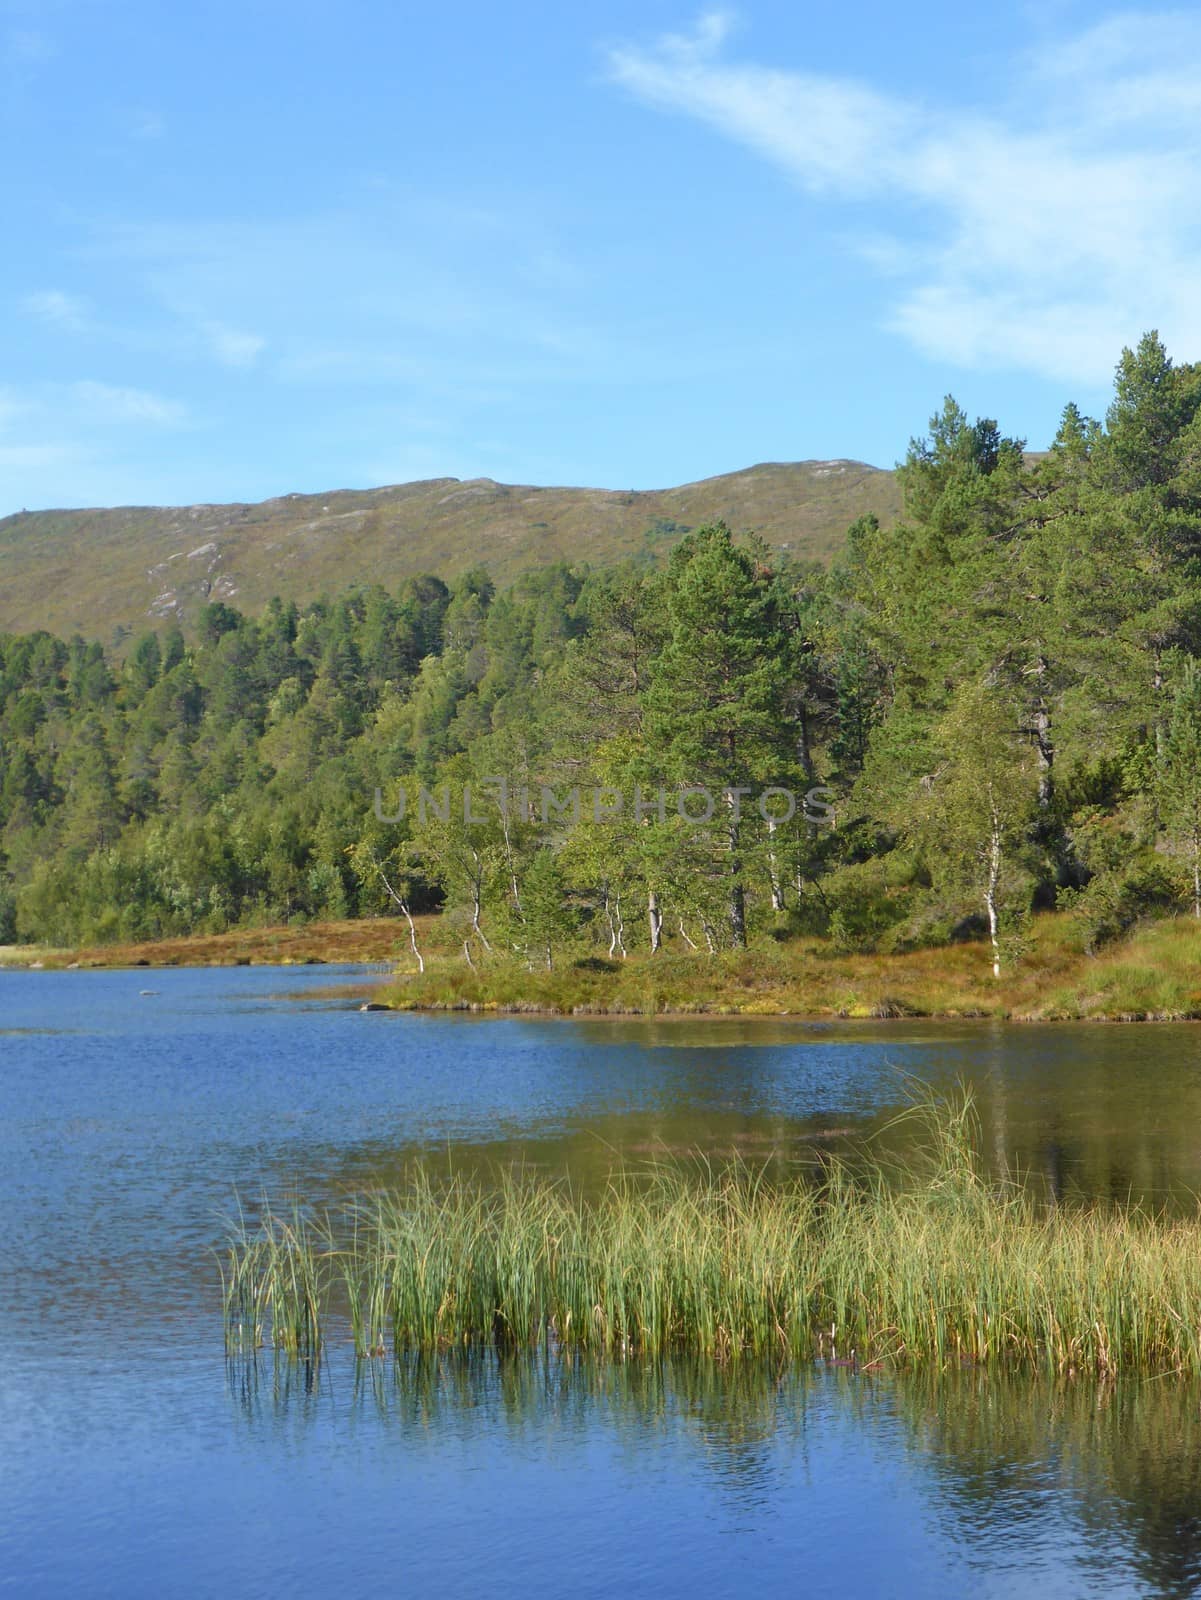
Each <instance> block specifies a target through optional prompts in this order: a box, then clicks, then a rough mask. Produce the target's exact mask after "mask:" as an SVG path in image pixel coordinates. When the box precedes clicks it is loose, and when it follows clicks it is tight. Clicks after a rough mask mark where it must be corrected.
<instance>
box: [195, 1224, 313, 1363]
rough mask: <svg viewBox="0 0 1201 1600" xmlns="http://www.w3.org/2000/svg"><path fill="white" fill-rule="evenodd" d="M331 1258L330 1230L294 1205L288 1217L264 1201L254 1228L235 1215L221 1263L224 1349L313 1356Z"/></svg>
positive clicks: (234, 1351) (231, 1351)
mask: <svg viewBox="0 0 1201 1600" xmlns="http://www.w3.org/2000/svg"><path fill="white" fill-rule="evenodd" d="M334 1258H335V1252H334V1251H333V1250H332V1249H331V1247H330V1243H329V1235H328V1231H327V1230H325V1229H323V1228H322V1227H320V1226H319V1225H318V1224H316V1223H314V1222H313V1221H312V1220H310V1219H309V1218H308V1217H306V1216H305V1215H304V1213H303V1212H302V1211H301V1210H300V1209H299V1208H298V1207H297V1208H295V1209H294V1210H293V1212H292V1215H291V1218H290V1219H288V1218H284V1217H280V1216H277V1215H276V1213H275V1212H274V1211H272V1210H271V1209H270V1207H266V1208H265V1209H264V1212H263V1215H262V1218H261V1219H260V1221H259V1223H258V1226H257V1227H255V1228H253V1229H251V1228H249V1227H248V1226H247V1225H246V1222H245V1219H244V1218H243V1217H239V1219H238V1222H237V1224H236V1225H233V1226H231V1229H230V1239H229V1245H228V1249H227V1252H226V1256H225V1259H224V1261H223V1262H222V1264H221V1278H222V1288H223V1291H224V1303H225V1345H226V1349H227V1351H229V1352H230V1353H247V1352H250V1351H253V1350H258V1349H261V1348H262V1347H263V1345H264V1344H270V1345H272V1346H274V1348H275V1349H277V1350H282V1351H285V1352H286V1353H287V1354H288V1355H290V1356H299V1357H308V1358H311V1357H315V1356H317V1355H318V1354H319V1353H320V1349H321V1325H322V1319H323V1314H324V1308H325V1306H326V1305H327V1303H328V1299H329V1286H330V1280H331V1264H332V1262H333V1260H334Z"/></svg>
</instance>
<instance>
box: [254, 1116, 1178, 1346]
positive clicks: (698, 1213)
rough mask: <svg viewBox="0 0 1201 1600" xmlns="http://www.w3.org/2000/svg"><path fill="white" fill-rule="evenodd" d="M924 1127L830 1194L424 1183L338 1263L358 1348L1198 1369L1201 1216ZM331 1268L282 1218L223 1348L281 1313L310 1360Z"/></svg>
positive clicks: (944, 1129) (808, 1188)
mask: <svg viewBox="0 0 1201 1600" xmlns="http://www.w3.org/2000/svg"><path fill="white" fill-rule="evenodd" d="M922 1114H923V1115H924V1116H925V1118H926V1121H927V1129H928V1132H927V1137H926V1139H925V1141H924V1145H923V1147H922V1148H921V1149H920V1151H919V1154H918V1155H917V1156H916V1157H914V1158H912V1160H910V1161H908V1162H907V1164H906V1166H905V1167H903V1168H901V1167H895V1168H892V1167H889V1166H887V1165H886V1164H885V1163H884V1162H883V1161H882V1160H880V1159H879V1158H869V1159H867V1160H866V1161H865V1162H863V1163H858V1162H854V1163H852V1162H848V1161H846V1160H842V1159H835V1160H831V1161H830V1162H829V1163H828V1164H827V1165H826V1167H825V1168H824V1171H823V1172H822V1175H821V1176H820V1178H819V1180H818V1181H816V1182H815V1181H813V1180H812V1179H805V1178H798V1179H795V1180H789V1181H787V1182H783V1183H781V1182H778V1181H769V1180H768V1179H767V1178H766V1176H765V1175H764V1174H763V1173H762V1172H757V1171H755V1170H752V1169H750V1168H748V1167H746V1166H743V1165H733V1166H724V1167H714V1166H712V1165H709V1164H706V1163H704V1162H701V1161H697V1162H694V1163H692V1164H683V1165H671V1166H655V1167H651V1168H646V1169H630V1170H627V1171H623V1172H620V1173H618V1174H616V1175H615V1176H613V1177H612V1178H611V1179H610V1181H609V1183H608V1185H607V1187H606V1188H605V1189H604V1190H603V1191H602V1192H600V1193H598V1194H593V1195H591V1196H581V1195H578V1194H576V1193H574V1192H573V1191H572V1190H571V1188H570V1187H569V1186H568V1185H566V1184H564V1183H555V1182H551V1181H548V1180H545V1179H539V1178H529V1177H505V1178H502V1179H501V1180H500V1181H499V1182H498V1184H497V1185H496V1186H495V1187H491V1188H488V1187H484V1186H482V1185H480V1184H478V1183H472V1182H467V1181H464V1180H462V1179H453V1180H450V1181H448V1182H445V1183H436V1182H434V1181H433V1180H432V1179H431V1178H429V1177H428V1176H427V1175H425V1174H424V1173H422V1172H420V1171H418V1172H416V1173H415V1174H413V1176H412V1177H411V1178H410V1179H409V1180H408V1182H407V1183H406V1185H405V1186H404V1187H403V1188H402V1189H401V1190H399V1191H398V1192H395V1193H390V1194H385V1195H381V1196H378V1197H376V1198H375V1199H374V1200H372V1201H370V1202H369V1203H365V1204H362V1205H360V1206H359V1207H358V1208H357V1209H356V1211H355V1212H354V1214H353V1219H352V1222H353V1228H352V1233H351V1237H350V1238H349V1241H348V1243H347V1244H346V1245H345V1247H344V1248H342V1249H341V1250H340V1251H339V1252H338V1263H339V1266H340V1270H341V1276H342V1279H343V1280H344V1282H345V1284H346V1287H347V1291H348V1293H349V1296H350V1303H351V1320H352V1326H353V1330H354V1336H355V1340H356V1344H357V1346H358V1348H359V1350H360V1352H362V1353H368V1352H377V1353H378V1352H383V1351H384V1350H385V1349H391V1350H393V1351H395V1352H397V1353H400V1352H404V1351H410V1350H418V1351H421V1350H436V1349H448V1348H456V1347H458V1348H471V1347H476V1346H480V1345H485V1344H491V1345H496V1346H501V1347H504V1346H513V1347H528V1346H531V1345H534V1344H536V1343H537V1342H539V1341H545V1342H546V1343H547V1345H548V1346H550V1347H551V1348H560V1349H570V1348H577V1349H581V1350H591V1351H596V1352H601V1353H606V1354H621V1353H626V1352H637V1353H640V1354H645V1355H652V1356H663V1355H669V1354H688V1355H695V1356H699V1357H705V1358H709V1359H717V1360H723V1361H725V1360H732V1359H735V1358H739V1357H743V1356H755V1357H774V1358H780V1359H788V1360H794V1359H804V1358H809V1357H813V1356H818V1357H823V1358H825V1359H832V1360H839V1361H847V1362H855V1363H858V1364H862V1365H871V1364H875V1363H883V1362H890V1363H891V1362H901V1363H904V1364H907V1365H919V1366H920V1365H928V1366H934V1367H947V1366H958V1365H962V1364H967V1363H971V1364H979V1365H982V1366H992V1365H1002V1366H1015V1367H1020V1368H1024V1369H1028V1370H1041V1371H1044V1372H1046V1373H1048V1374H1060V1375H1074V1374H1077V1373H1084V1372H1090V1373H1095V1374H1100V1375H1112V1374H1115V1373H1117V1372H1119V1371H1138V1372H1157V1373H1174V1374H1180V1375H1188V1376H1193V1377H1201V1213H1198V1214H1197V1215H1194V1216H1192V1217H1190V1218H1188V1219H1185V1220H1177V1221H1172V1220H1168V1219H1166V1218H1164V1217H1162V1216H1158V1215H1153V1214H1150V1213H1147V1212H1144V1211H1141V1210H1139V1209H1137V1208H1134V1207H1118V1208H1115V1207H1078V1208H1072V1209H1067V1208H1063V1207H1051V1206H1047V1205H1045V1204H1043V1203H1041V1202H1040V1201H1039V1200H1038V1199H1037V1198H1036V1197H1034V1196H1032V1195H1031V1194H1030V1193H1029V1192H1028V1191H1027V1190H1025V1189H1023V1188H1022V1187H1020V1186H1018V1185H1017V1184H1015V1183H1011V1182H1006V1181H996V1180H991V1179H989V1178H988V1177H986V1176H985V1174H984V1172H983V1169H982V1167H981V1164H980V1162H979V1160H978V1158H977V1155H976V1151H975V1142H974V1119H973V1116H972V1113H971V1109H970V1105H968V1104H966V1103H965V1104H963V1105H961V1106H960V1107H958V1108H957V1109H947V1108H943V1109H941V1110H931V1109H929V1108H927V1109H926V1111H925V1112H924V1113H922ZM322 1263H323V1257H322V1256H321V1254H320V1251H319V1250H317V1248H316V1246H315V1243H314V1239H313V1237H312V1235H311V1233H306V1232H305V1231H304V1229H303V1228H300V1227H298V1226H297V1225H294V1224H287V1225H285V1224H283V1223H281V1222H280V1221H279V1219H276V1218H269V1219H268V1220H267V1222H266V1223H265V1224H264V1227H263V1228H262V1229H261V1230H259V1231H258V1232H256V1233H255V1234H253V1235H243V1236H242V1237H240V1238H238V1239H237V1240H235V1241H234V1243H233V1245H232V1246H231V1251H230V1265H229V1269H228V1272H227V1290H226V1316H227V1327H228V1328H230V1329H231V1337H234V1338H236V1339H242V1340H245V1339H246V1338H247V1337H248V1330H253V1331H254V1333H255V1335H256V1336H258V1337H265V1330H266V1328H267V1326H268V1323H269V1324H270V1327H271V1329H272V1330H274V1332H273V1334H272V1337H273V1339H274V1342H275V1343H276V1344H277V1345H279V1346H282V1347H283V1348H286V1349H289V1350H292V1349H295V1350H304V1349H309V1348H313V1346H314V1343H315V1341H317V1340H318V1339H319V1319H320V1316H321V1315H322V1314H323V1311H324V1307H325V1305H326V1303H327V1299H326V1298H323V1294H324V1295H326V1296H327V1294H328V1288H329V1284H328V1281H323V1277H322ZM265 1306H266V1307H268V1308H269V1310H264V1309H263V1308H264V1307H265Z"/></svg>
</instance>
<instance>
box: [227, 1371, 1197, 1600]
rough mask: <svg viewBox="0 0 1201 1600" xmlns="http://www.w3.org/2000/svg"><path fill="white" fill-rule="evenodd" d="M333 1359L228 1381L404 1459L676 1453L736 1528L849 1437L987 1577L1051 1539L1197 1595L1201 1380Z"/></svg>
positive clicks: (242, 1392) (1120, 1575)
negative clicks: (547, 1446) (324, 1364)
mask: <svg viewBox="0 0 1201 1600" xmlns="http://www.w3.org/2000/svg"><path fill="white" fill-rule="evenodd" d="M334 1369H335V1370H329V1369H325V1370H323V1371H322V1372H318V1370H317V1369H316V1368H315V1367H313V1366H311V1365H310V1366H302V1365H297V1364H291V1363H288V1362H286V1361H284V1360H281V1359H274V1358H272V1357H270V1356H263V1355H260V1356H259V1357H257V1358H238V1359H235V1360H231V1361H230V1363H229V1366H228V1384H229V1393H230V1396H231V1399H232V1400H233V1402H234V1403H235V1405H236V1407H237V1409H238V1411H239V1413H240V1415H241V1416H242V1418H243V1420H244V1422H245V1423H247V1424H249V1425H250V1426H251V1427H253V1428H255V1429H259V1428H261V1427H263V1426H264V1423H265V1422H268V1423H272V1424H274V1425H275V1426H276V1427H277V1428H287V1429H293V1428H296V1427H304V1426H316V1425H317V1424H318V1423H319V1420H320V1418H321V1416H322V1412H321V1407H322V1405H323V1404H324V1405H325V1406H326V1408H327V1410H326V1413H325V1417H326V1421H328V1416H329V1414H330V1412H331V1411H332V1412H333V1413H338V1414H340V1415H342V1416H343V1418H344V1420H345V1421H346V1422H348V1423H350V1424H353V1425H354V1426H356V1427H357V1428H359V1429H364V1428H367V1429H371V1430H374V1431H375V1432H377V1433H378V1434H379V1435H381V1436H382V1438H383V1439H384V1440H385V1441H386V1442H387V1443H389V1444H390V1445H391V1446H392V1447H394V1448H396V1449H399V1450H401V1451H404V1452H405V1453H406V1454H409V1455H411V1454H412V1453H413V1452H414V1451H418V1452H420V1451H432V1452H437V1451H438V1450H439V1449H441V1448H442V1447H443V1445H444V1443H445V1441H447V1440H455V1441H457V1442H458V1443H459V1444H460V1445H463V1444H466V1445H467V1446H468V1447H469V1448H475V1449H480V1448H483V1449H484V1450H485V1451H488V1452H495V1459H496V1460H498V1461H503V1460H504V1459H505V1456H506V1451H508V1450H513V1449H517V1448H519V1447H520V1446H521V1445H522V1444H523V1443H525V1444H528V1443H529V1441H530V1440H531V1439H535V1440H538V1441H544V1440H550V1441H551V1442H552V1450H553V1459H554V1463H555V1471H556V1472H563V1473H571V1472H572V1471H573V1470H574V1458H575V1455H576V1454H577V1453H579V1452H585V1451H586V1450H587V1449H588V1447H589V1443H590V1440H591V1436H592V1435H593V1434H594V1433H595V1432H596V1431H597V1430H601V1431H603V1432H604V1433H605V1434H607V1435H609V1436H611V1437H612V1439H613V1440H614V1441H616V1443H617V1445H618V1447H619V1448H620V1449H622V1450H624V1451H626V1452H632V1453H645V1451H646V1450H647V1448H648V1446H649V1444H650V1443H651V1442H652V1441H656V1440H657V1441H658V1442H659V1443H660V1445H662V1446H664V1447H666V1448H669V1449H670V1450H671V1451H672V1452H673V1455H674V1457H675V1459H676V1465H675V1468H674V1471H675V1472H676V1473H677V1474H680V1473H681V1472H682V1467H681V1464H680V1461H681V1458H686V1460H687V1462H688V1464H689V1466H690V1468H691V1469H693V1470H695V1471H697V1472H698V1473H699V1474H700V1475H701V1476H702V1477H703V1478H704V1479H705V1480H706V1481H707V1482H708V1483H709V1485H710V1487H711V1488H712V1489H713V1490H715V1491H716V1492H717V1493H718V1494H719V1495H720V1497H721V1498H722V1500H723V1501H724V1502H725V1503H726V1506H727V1509H728V1511H729V1512H730V1513H731V1514H732V1516H733V1522H732V1524H731V1525H732V1526H739V1525H745V1526H748V1527H751V1526H757V1527H760V1528H762V1527H764V1526H766V1525H767V1523H768V1522H769V1520H770V1519H771V1518H772V1517H775V1516H779V1515H780V1514H782V1513H784V1512H786V1511H788V1510H790V1509H795V1507H796V1505H797V1496H798V1493H801V1494H802V1495H803V1494H804V1493H805V1491H806V1490H809V1491H813V1492H818V1491H819V1490H820V1487H821V1486H822V1484H823V1483H824V1481H825V1480H826V1479H827V1478H829V1479H831V1480H832V1481H833V1484H834V1485H835V1487H836V1488H837V1491H838V1492H839V1493H840V1494H842V1495H843V1496H848V1495H853V1494H854V1492H855V1486H854V1484H853V1483H851V1482H848V1481H847V1479H846V1476H845V1474H846V1461H845V1458H844V1455H843V1448H842V1440H843V1438H844V1437H845V1435H846V1432H847V1430H848V1429H849V1430H851V1431H852V1432H853V1434H854V1435H855V1436H856V1437H858V1438H860V1439H865V1440H867V1441H869V1442H870V1447H871V1450H872V1452H873V1454H874V1456H875V1457H876V1462H877V1465H878V1466H882V1467H883V1470H884V1476H885V1477H886V1478H887V1477H888V1476H889V1475H894V1474H897V1473H899V1472H901V1470H902V1469H904V1470H906V1471H912V1472H915V1473H916V1474H917V1476H918V1481H919V1483H920V1489H921V1496H922V1501H923V1508H924V1510H926V1511H927V1512H928V1513H929V1514H930V1515H931V1516H932V1518H933V1521H934V1524H935V1526H936V1528H937V1532H938V1535H939V1537H940V1538H941V1539H942V1540H945V1541H946V1543H947V1544H948V1545H949V1546H952V1547H954V1548H955V1549H956V1550H957V1552H958V1554H959V1555H960V1556H961V1557H962V1559H963V1561H964V1562H965V1564H966V1566H967V1567H969V1568H973V1569H974V1570H976V1572H977V1573H978V1574H979V1575H981V1576H985V1575H987V1577H988V1578H989V1579H990V1580H991V1581H995V1580H996V1578H997V1577H998V1575H999V1574H1003V1573H1005V1572H1007V1571H1008V1572H1010V1573H1012V1574H1014V1575H1016V1574H1017V1573H1019V1572H1021V1573H1024V1574H1026V1576H1027V1577H1029V1575H1030V1573H1031V1572H1032V1571H1033V1570H1034V1569H1035V1568H1037V1567H1038V1565H1039V1563H1040V1562H1041V1561H1042V1560H1043V1558H1044V1556H1045V1555H1047V1553H1049V1552H1050V1551H1052V1550H1055V1551H1058V1552H1059V1554H1060V1556H1062V1557H1065V1558H1066V1560H1067V1566H1068V1569H1069V1570H1070V1572H1071V1573H1072V1574H1073V1575H1074V1578H1075V1580H1076V1581H1077V1582H1079V1583H1080V1584H1085V1583H1087V1584H1088V1585H1089V1586H1092V1585H1094V1584H1095V1585H1097V1586H1098V1587H1099V1588H1101V1589H1103V1590H1104V1592H1116V1591H1119V1590H1121V1588H1122V1586H1123V1584H1125V1583H1129V1585H1130V1586H1131V1587H1133V1588H1136V1589H1137V1592H1138V1593H1141V1594H1154V1595H1157V1596H1163V1597H1165V1600H1169V1597H1170V1600H1181V1597H1184V1596H1187V1595H1194V1594H1196V1593H1197V1592H1198V1590H1199V1588H1201V1389H1197V1388H1192V1387H1183V1388H1182V1387H1181V1386H1180V1385H1178V1384H1176V1383H1165V1382H1156V1381H1139V1382H1135V1381H1130V1382H1123V1383H1119V1384H1104V1385H1096V1384H1092V1383H1085V1382H1077V1383H1070V1384H1060V1383H1056V1382H1053V1381H1050V1380H1042V1381H1039V1380H1030V1379H1023V1378H1012V1379H1011V1378H1006V1377H1004V1376H1003V1375H995V1374H982V1373H979V1372H975V1371H965V1372H963V1373H954V1374H950V1375H937V1376H935V1375H929V1374H925V1375H923V1374H920V1373H918V1374H913V1373H910V1374H892V1375H887V1376H882V1375H878V1374H866V1373H862V1372H859V1373H852V1372H849V1371H847V1370H846V1369H842V1368H838V1369H833V1368H828V1367H822V1366H821V1365H815V1366H811V1367H788V1368H783V1369H779V1370H776V1369H772V1368H769V1367H763V1366H759V1365H757V1364H754V1363H750V1362H743V1363H738V1364H735V1365H732V1366H722V1365H718V1364H715V1363H712V1362H704V1361H699V1360H694V1359H673V1360H668V1361H662V1362H643V1361H636V1360H627V1361H603V1360H595V1359H592V1358H589V1357H579V1356H575V1355H569V1354H564V1353H552V1352H547V1351H538V1352H526V1353H519V1354H513V1353H509V1354H505V1355H501V1354H498V1353H496V1352H495V1351H490V1350H477V1351H471V1352H453V1353H443V1354H440V1355H428V1354H423V1355H411V1356H406V1357H403V1358H401V1359H398V1360H392V1359H391V1358H389V1359H387V1360H368V1361H351V1359H350V1358H349V1357H345V1358H343V1357H340V1356H339V1357H336V1358H335V1361H334ZM864 1511H865V1533H867V1534H868V1535H869V1536H870V1514H871V1508H870V1506H865V1508H864ZM897 1592H901V1591H900V1590H898V1591H897ZM1075 1592H1079V1591H1078V1590H1077V1591H1075Z"/></svg>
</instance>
